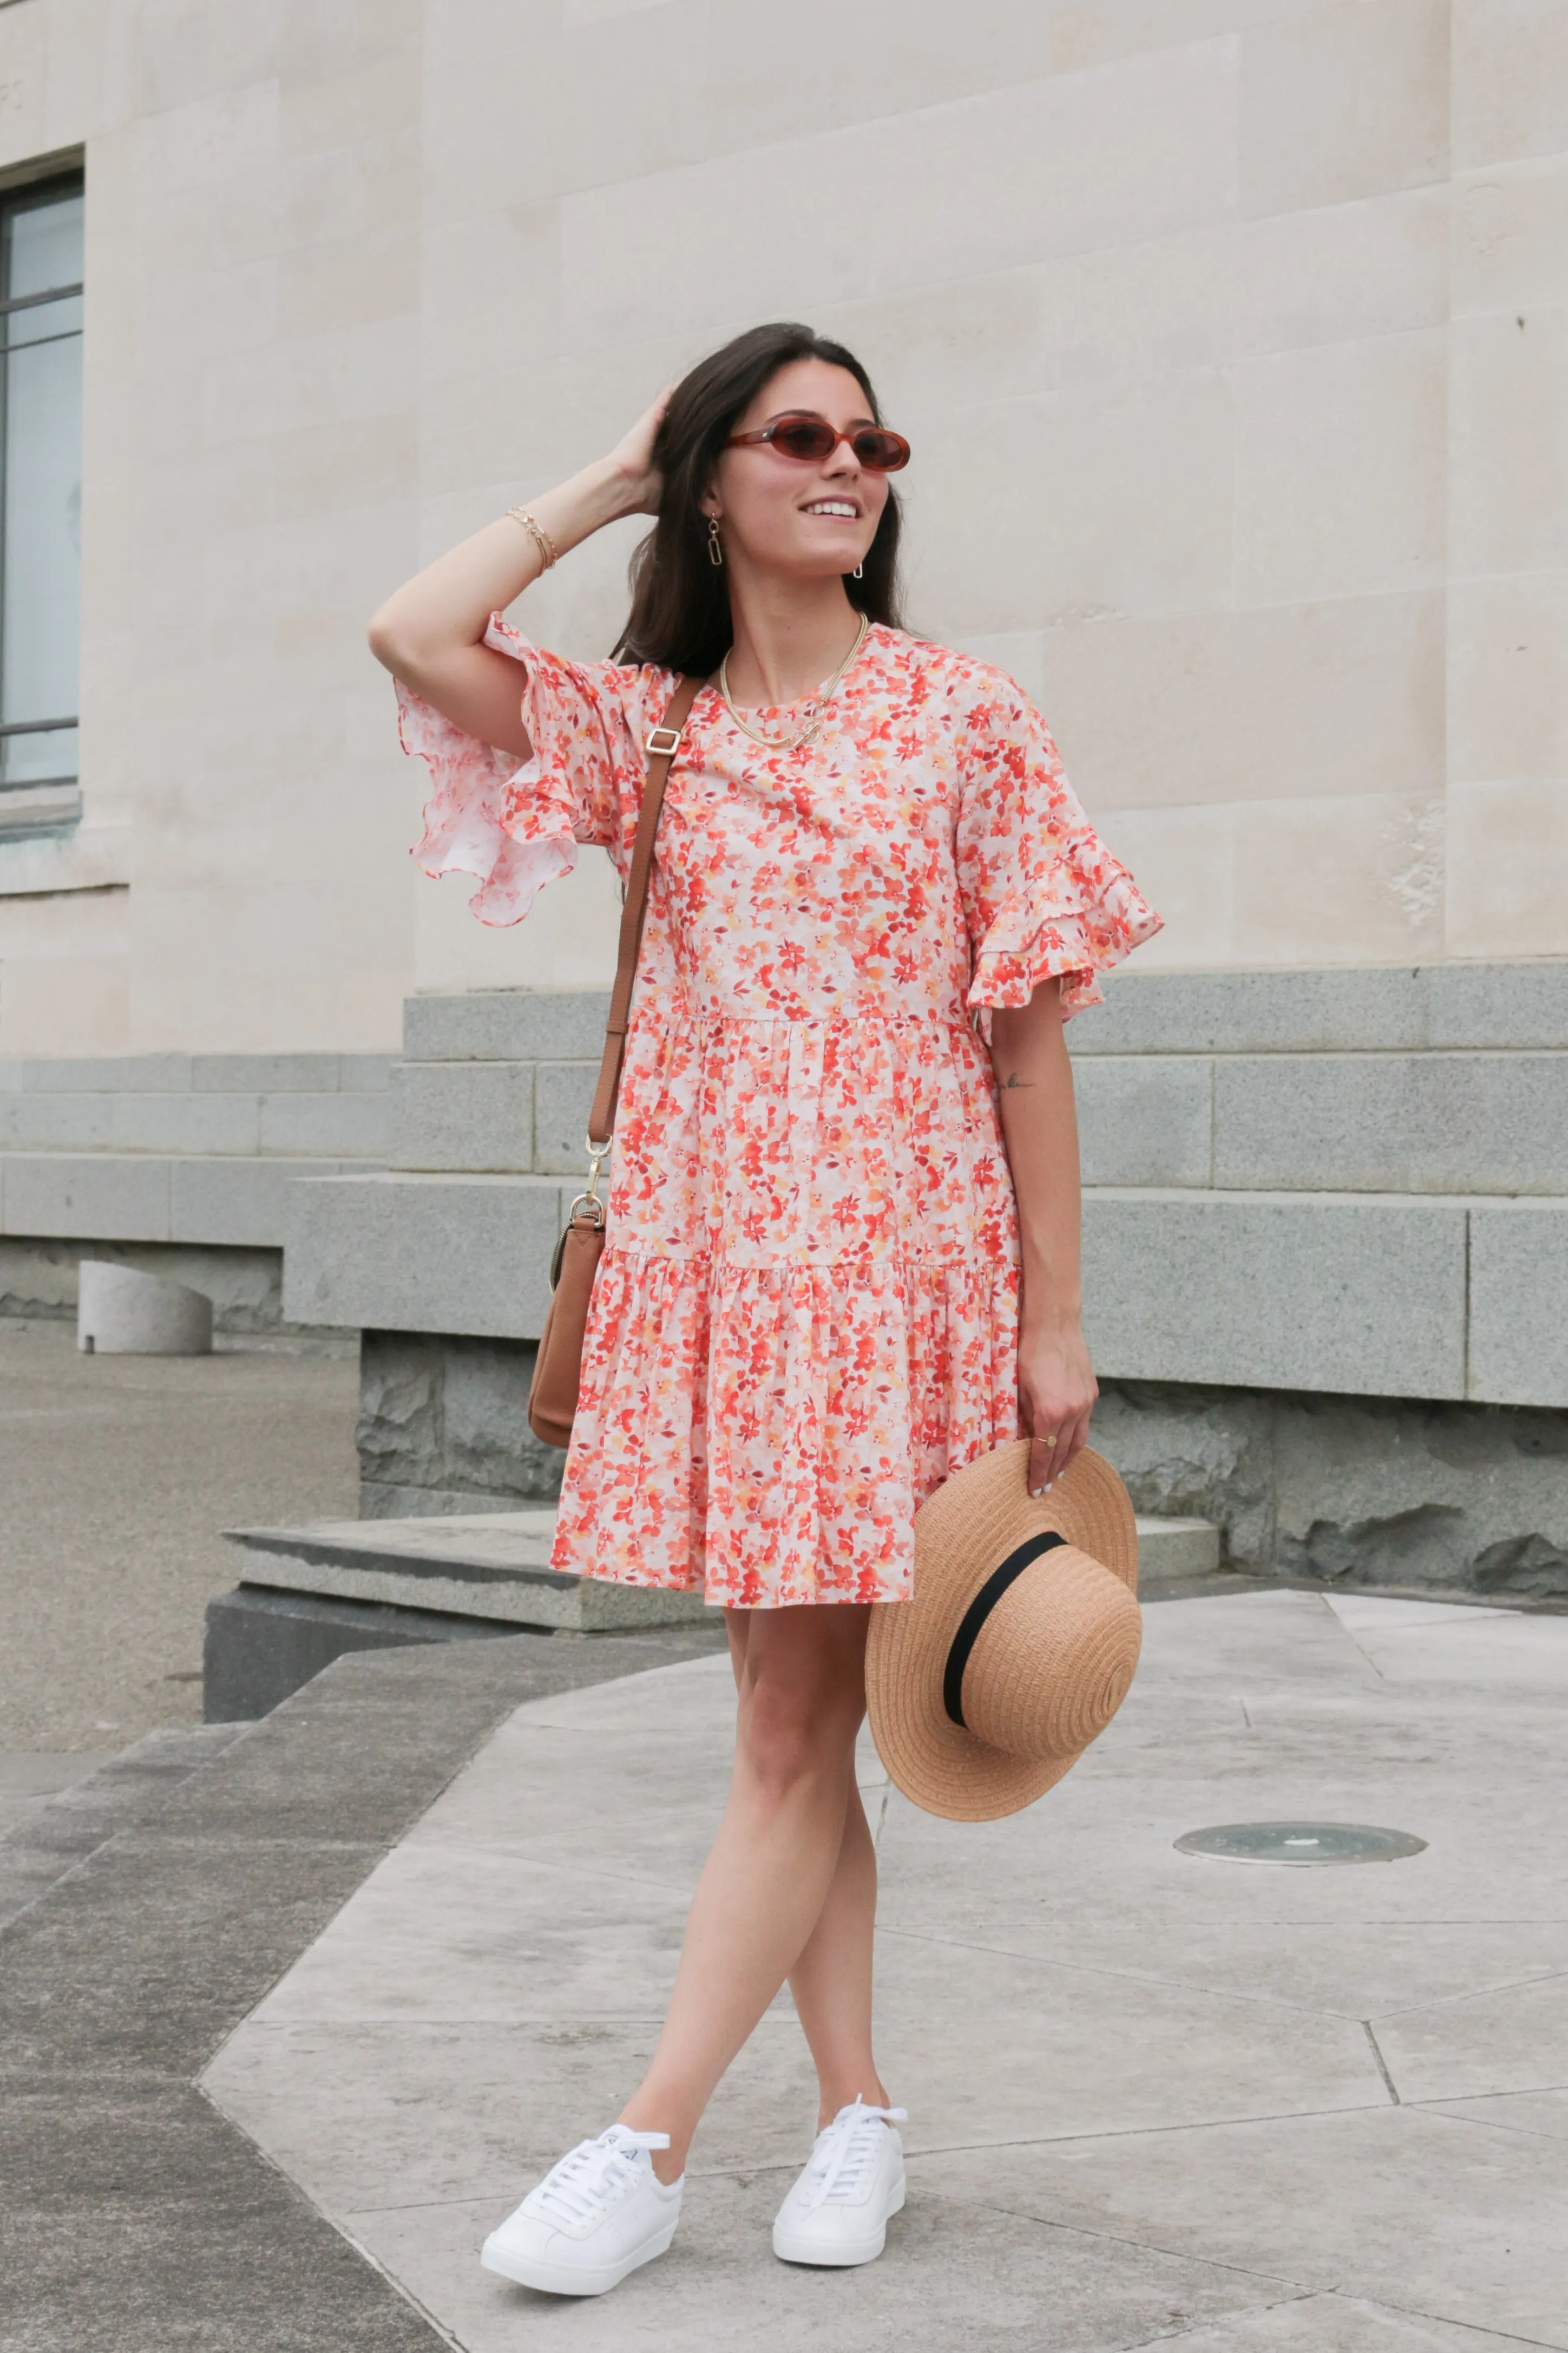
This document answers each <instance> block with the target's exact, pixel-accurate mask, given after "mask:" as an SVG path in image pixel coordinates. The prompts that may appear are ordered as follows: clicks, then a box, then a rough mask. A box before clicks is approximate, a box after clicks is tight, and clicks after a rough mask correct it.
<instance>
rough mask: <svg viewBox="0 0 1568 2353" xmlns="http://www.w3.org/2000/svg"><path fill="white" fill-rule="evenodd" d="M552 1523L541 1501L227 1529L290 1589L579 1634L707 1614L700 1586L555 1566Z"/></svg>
mask: <svg viewBox="0 0 1568 2353" xmlns="http://www.w3.org/2000/svg"><path fill="white" fill-rule="evenodd" d="M554 1533H555V1514H554V1513H553V1512H484V1513H474V1514H458V1515H454V1516H452V1517H449V1518H446V1517H444V1518H439V1519H412V1520H370V1521H360V1520H323V1521H321V1522H318V1523H317V1524H316V1525H312V1526H310V1527H300V1528H231V1529H229V1530H227V1531H226V1534H227V1535H228V1540H229V1542H230V1543H231V1544H235V1545H238V1546H241V1547H242V1548H243V1550H244V1552H245V1556H246V1562H245V1579H246V1582H247V1584H250V1585H271V1586H278V1587H280V1588H286V1589H287V1590H288V1591H289V1592H293V1593H317V1594H324V1595H327V1596H329V1597H330V1598H331V1599H337V1600H342V1601H375V1602H381V1603H383V1604H391V1605H393V1606H394V1607H396V1608H400V1609H423V1610H437V1611H440V1612H442V1613H444V1614H446V1615H448V1616H452V1617H458V1618H462V1617H468V1618H483V1619H488V1620H496V1621H498V1622H500V1623H505V1624H509V1625H516V1626H533V1627H544V1628H548V1629H550V1630H557V1631H560V1630H564V1631H570V1632H574V1633H580V1634H586V1633H594V1632H597V1631H599V1630H602V1629H605V1628H612V1627H628V1626H670V1625H684V1624H688V1623H693V1622H704V1623H705V1622H710V1621H711V1620H712V1618H713V1612H712V1611H710V1609H709V1608H708V1605H707V1604H706V1602H705V1601H704V1600H703V1599H702V1596H701V1594H700V1593H674V1592H666V1591H663V1590H655V1589H651V1588H643V1587H638V1586H631V1585H617V1584H612V1583H610V1582H609V1581H608V1580H606V1579H605V1578H602V1577H574V1576H572V1575H570V1574H566V1573H563V1571H561V1570H560V1569H554V1568H552V1567H551V1566H550V1547H551V1541H552V1537H553V1535H554Z"/></svg>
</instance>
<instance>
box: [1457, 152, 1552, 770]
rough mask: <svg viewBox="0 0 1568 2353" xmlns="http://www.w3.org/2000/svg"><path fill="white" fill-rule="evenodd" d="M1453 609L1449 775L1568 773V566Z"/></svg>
mask: <svg viewBox="0 0 1568 2353" xmlns="http://www.w3.org/2000/svg"><path fill="white" fill-rule="evenodd" d="M1563 183H1564V189H1565V191H1568V170H1565V171H1564V174H1563ZM1563 213H1564V218H1563V232H1562V234H1563V250H1564V252H1565V254H1568V201H1565V203H1564V206H1563ZM1448 616H1449V620H1448V660H1449V692H1448V730H1449V744H1450V747H1451V765H1450V775H1451V776H1452V777H1453V778H1454V779H1455V780H1456V781H1462V782H1464V783H1467V784H1470V783H1475V784H1486V783H1489V782H1491V781H1493V780H1495V779H1497V778H1500V777H1508V776H1512V777H1542V776H1568V572H1560V573H1542V572H1528V573H1522V574H1514V575H1511V576H1505V577H1503V578H1501V579H1489V580H1457V581H1455V582H1454V583H1453V585H1452V586H1451V588H1450V589H1449V592H1448Z"/></svg>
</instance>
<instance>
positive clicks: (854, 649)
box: [719, 613, 871, 752]
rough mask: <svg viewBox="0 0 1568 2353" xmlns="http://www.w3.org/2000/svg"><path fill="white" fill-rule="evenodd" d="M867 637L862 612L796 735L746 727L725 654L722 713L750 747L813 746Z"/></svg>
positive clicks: (867, 625)
mask: <svg viewBox="0 0 1568 2353" xmlns="http://www.w3.org/2000/svg"><path fill="white" fill-rule="evenodd" d="M870 634H871V624H870V621H869V619H868V617H867V616H866V615H865V614H864V613H862V614H861V616H860V626H859V628H858V629H857V630H856V632H855V642H854V644H853V645H852V646H851V647H850V649H849V650H848V652H847V654H846V655H845V657H844V659H843V660H842V661H841V662H840V663H839V665H838V668H837V670H835V671H834V673H833V676H832V677H831V678H830V679H829V680H828V681H827V683H826V686H819V687H818V688H817V690H816V693H815V695H813V696H812V698H811V703H812V712H811V716H810V718H809V719H808V720H807V721H806V723H805V726H804V727H803V728H802V729H801V730H800V732H799V733H798V734H795V735H788V736H784V737H779V736H774V735H763V733H760V731H759V730H758V729H757V728H755V727H749V726H748V725H747V724H746V722H745V721H744V720H743V719H742V716H741V714H740V712H738V711H737V710H736V708H735V705H734V702H733V701H732V700H731V694H730V657H729V655H728V654H726V655H725V656H724V659H723V660H722V661H721V663H720V665H719V692H720V694H721V696H722V698H723V702H724V708H725V710H726V711H727V712H729V714H730V716H731V719H732V720H733V721H734V723H735V724H736V726H737V727H738V728H739V729H740V731H741V733H742V735H749V736H750V737H751V739H752V743H753V744H763V745H764V746H765V747H766V749H767V750H768V751H770V752H798V751H799V750H800V749H801V747H802V745H803V744H813V743H815V742H816V738H817V736H818V735H819V734H820V733H821V732H822V723H823V721H824V720H825V719H826V716H827V705H828V704H829V702H831V701H832V699H833V697H834V695H835V694H836V693H837V691H838V687H839V683H840V681H842V679H843V677H844V673H845V671H846V670H847V669H848V668H849V665H850V664H851V662H852V661H853V660H854V659H855V657H856V655H857V654H858V652H859V650H860V649H861V647H862V646H863V645H864V644H865V642H866V640H867V638H868V637H869V636H870Z"/></svg>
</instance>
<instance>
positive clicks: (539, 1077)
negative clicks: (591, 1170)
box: [533, 1057, 599, 1177]
mask: <svg viewBox="0 0 1568 2353" xmlns="http://www.w3.org/2000/svg"><path fill="white" fill-rule="evenodd" d="M598 1082H599V1062H598V1058H597V1057H595V1060H593V1061H591V1062H541V1063H540V1064H539V1066H538V1069H537V1070H536V1071H535V1072H534V1080H533V1165H534V1166H535V1167H536V1168H537V1169H538V1170H539V1172H540V1174H541V1175H542V1176H576V1177H585V1176H586V1175H587V1173H588V1157H587V1153H586V1150H585V1148H584V1147H585V1145H586V1143H587V1137H588V1113H590V1112H591V1111H592V1109H593V1107H594V1090H595V1087H596V1086H597V1085H598Z"/></svg>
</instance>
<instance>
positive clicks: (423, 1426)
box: [354, 1331, 565, 1518]
mask: <svg viewBox="0 0 1568 2353" xmlns="http://www.w3.org/2000/svg"><path fill="white" fill-rule="evenodd" d="M533 1363H534V1349H533V1345H532V1344H531V1342H529V1341H525V1340H480V1339H474V1338H470V1337H468V1336H466V1335H462V1334H459V1333H442V1334H438V1335H437V1334H427V1333H420V1332H383V1331H367V1332H364V1333H363V1334H362V1335H361V1339H360V1411H359V1421H358V1426H357V1428H356V1430H355V1432H354V1440H355V1444H356V1445H357V1447H358V1450H359V1460H360V1478H361V1495H362V1505H361V1508H362V1513H363V1514H364V1515H365V1516H372V1515H374V1516H375V1517H377V1518H385V1517H387V1516H388V1515H389V1514H390V1515H393V1516H395V1515H396V1514H395V1508H394V1506H393V1504H391V1503H389V1502H387V1501H386V1500H385V1498H386V1497H387V1496H388V1495H389V1494H392V1493H395V1494H397V1495H417V1496H418V1497H419V1498H420V1499H421V1500H419V1501H418V1502H416V1503H409V1504H405V1505H404V1506H403V1511H404V1512H405V1514H410V1515H412V1514H415V1513H416V1512H449V1511H452V1510H457V1509H466V1510H469V1511H479V1510H481V1509H484V1508H486V1507H487V1505H488V1506H489V1508H495V1507H496V1506H498V1505H504V1504H520V1503H525V1502H527V1503H535V1502H545V1503H549V1502H552V1501H553V1500H554V1498H555V1496H556V1495H557V1494H559V1493H560V1490H561V1471H562V1466H563V1462H564V1461H565V1456H564V1454H563V1452H562V1451H561V1450H560V1449H559V1448H557V1447H553V1446H545V1445H543V1444H542V1442H541V1441H540V1440H538V1439H537V1438H535V1437H534V1435H533V1432H532V1431H531V1430H530V1428H529V1426H528V1392H529V1387H530V1384H531V1381H532V1378H533ZM367 1496H369V1497H372V1498H374V1501H373V1503H372V1504H371V1505H370V1507H369V1509H368V1510H367V1509H366V1506H365V1504H364V1501H363V1499H364V1498H365V1497H367ZM455 1496H464V1497H472V1498H473V1499H474V1500H473V1501H471V1502H468V1503H466V1504H456V1503H454V1502H453V1501H452V1500H451V1499H452V1498H453V1497H455Z"/></svg>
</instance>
